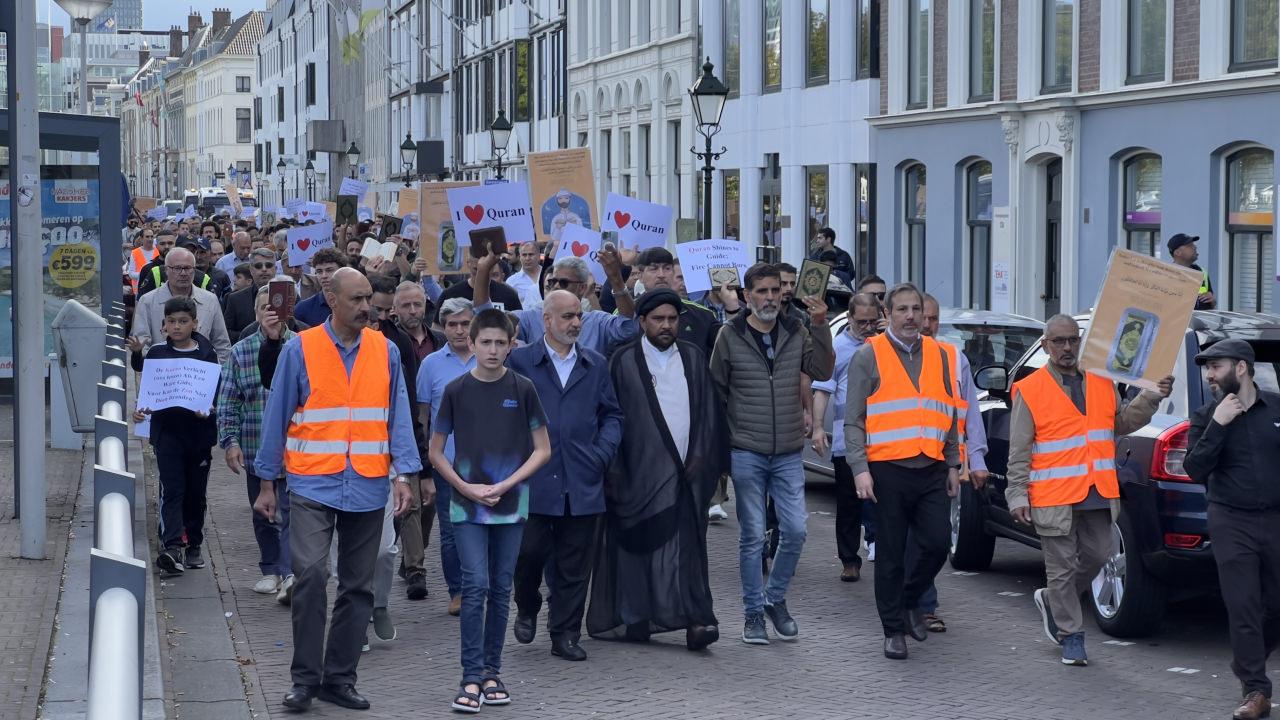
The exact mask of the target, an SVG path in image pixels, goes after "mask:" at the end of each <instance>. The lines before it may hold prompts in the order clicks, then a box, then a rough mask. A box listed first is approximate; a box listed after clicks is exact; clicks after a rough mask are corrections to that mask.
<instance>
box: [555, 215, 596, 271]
mask: <svg viewBox="0 0 1280 720" xmlns="http://www.w3.org/2000/svg"><path fill="white" fill-rule="evenodd" d="M599 254H600V233H599V232H597V231H595V230H588V229H586V228H584V227H581V226H579V225H569V226H567V227H565V229H564V232H563V233H562V234H561V235H560V247H558V248H556V257H557V258H565V257H578V258H582V259H583V260H584V261H585V262H586V263H587V267H588V268H590V269H591V275H592V276H593V277H594V278H595V279H596V282H597V283H600V284H604V282H605V273H604V268H603V267H602V266H601V265H600V258H599Z"/></svg>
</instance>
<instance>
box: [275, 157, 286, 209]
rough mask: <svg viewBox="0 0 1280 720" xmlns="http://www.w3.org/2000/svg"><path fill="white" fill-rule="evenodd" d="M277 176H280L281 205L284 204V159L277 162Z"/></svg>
mask: <svg viewBox="0 0 1280 720" xmlns="http://www.w3.org/2000/svg"><path fill="white" fill-rule="evenodd" d="M276 174H277V175H279V176H280V181H279V182H280V204H281V205H283V204H284V158H280V159H279V160H277V161H276Z"/></svg>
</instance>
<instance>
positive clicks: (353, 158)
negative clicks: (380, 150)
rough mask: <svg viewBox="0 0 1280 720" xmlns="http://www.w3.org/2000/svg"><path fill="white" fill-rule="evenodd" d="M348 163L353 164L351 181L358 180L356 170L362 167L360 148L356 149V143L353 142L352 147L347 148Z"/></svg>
mask: <svg viewBox="0 0 1280 720" xmlns="http://www.w3.org/2000/svg"><path fill="white" fill-rule="evenodd" d="M347 158H348V159H347V162H349V163H351V179H352V180H355V179H356V168H357V167H358V166H359V165H360V148H358V147H356V141H355V140H352V141H351V147H349V148H347Z"/></svg>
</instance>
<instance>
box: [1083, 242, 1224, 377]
mask: <svg viewBox="0 0 1280 720" xmlns="http://www.w3.org/2000/svg"><path fill="white" fill-rule="evenodd" d="M1200 280H1201V277H1200V273H1199V272H1197V271H1195V270H1190V269H1187V268H1184V267H1181V266H1179V265H1174V264H1173V263H1168V262H1162V261H1160V260H1157V259H1156V258H1153V257H1149V256H1147V255H1143V254H1141V253H1136V252H1133V251H1131V250H1124V249H1120V248H1117V249H1116V250H1115V251H1113V252H1112V253H1111V261H1110V262H1109V263H1108V264H1107V275H1106V279H1104V280H1103V283H1102V290H1101V292H1099V293H1098V302H1097V303H1096V304H1095V305H1094V309H1093V318H1092V319H1091V320H1090V321H1089V329H1088V330H1087V331H1086V332H1085V336H1084V341H1083V342H1082V343H1081V350H1080V364H1081V365H1082V366H1083V367H1084V369H1085V370H1088V371H1089V372H1093V373H1097V374H1098V375H1102V376H1104V377H1109V378H1111V379H1113V380H1118V381H1120V382H1122V383H1128V384H1130V385H1136V386H1138V387H1141V388H1145V389H1147V390H1155V389H1156V383H1157V382H1159V380H1160V378H1163V377H1165V376H1167V375H1169V374H1171V373H1172V372H1173V367H1174V365H1175V364H1176V363H1177V361H1178V351H1179V349H1180V348H1181V347H1182V343H1183V338H1184V334H1185V333H1186V330H1187V324H1188V323H1189V322H1190V321H1191V311H1192V310H1194V309H1195V306H1196V296H1197V295H1198V294H1199V292H1200Z"/></svg>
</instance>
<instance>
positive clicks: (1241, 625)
mask: <svg viewBox="0 0 1280 720" xmlns="http://www.w3.org/2000/svg"><path fill="white" fill-rule="evenodd" d="M1196 364H1197V365H1200V366H1202V367H1204V368H1205V376H1206V378H1207V379H1208V380H1209V386H1210V387H1212V388H1213V397H1214V400H1215V402H1212V403H1207V404H1205V405H1204V406H1203V407H1201V408H1200V409H1199V410H1196V411H1195V412H1194V413H1192V415H1191V429H1190V431H1189V432H1188V433H1187V456H1186V459H1185V460H1183V463H1182V466H1183V468H1185V469H1186V472H1187V474H1188V475H1190V476H1191V479H1192V480H1195V481H1196V482H1198V483H1203V484H1204V486H1205V488H1206V489H1207V491H1208V495H1209V536H1210V537H1212V538H1213V558H1214V560H1215V561H1216V562H1217V563H1218V578H1219V580H1220V583H1219V584H1220V585H1221V587H1222V600H1223V603H1224V604H1225V605H1226V606H1227V618H1228V623H1227V626H1228V628H1230V631H1231V655H1232V660H1231V670H1232V672H1234V673H1235V674H1236V677H1237V678H1239V679H1240V688H1241V690H1242V694H1243V695H1244V696H1245V697H1244V702H1243V703H1241V705H1240V707H1238V708H1236V711H1235V714H1234V716H1233V717H1235V718H1236V720H1256V718H1260V717H1266V716H1267V715H1268V714H1269V713H1270V712H1271V700H1270V697H1271V680H1270V679H1269V678H1268V677H1267V657H1268V656H1269V655H1270V654H1271V651H1272V650H1274V649H1275V647H1276V645H1277V644H1278V643H1280V583H1278V582H1277V579H1280V483H1277V482H1276V468H1277V467H1280V394H1277V393H1274V392H1269V391H1267V390H1263V389H1261V388H1259V387H1258V385H1257V383H1256V382H1254V379H1253V378H1254V354H1253V347H1252V346H1250V345H1249V343H1247V342H1245V341H1244V340H1221V341H1219V342H1217V343H1214V344H1213V345H1211V346H1209V347H1208V348H1206V349H1205V350H1202V351H1201V352H1200V354H1199V355H1197V356H1196Z"/></svg>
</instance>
